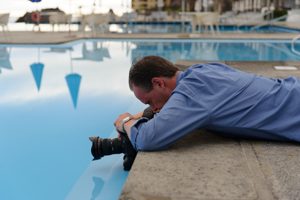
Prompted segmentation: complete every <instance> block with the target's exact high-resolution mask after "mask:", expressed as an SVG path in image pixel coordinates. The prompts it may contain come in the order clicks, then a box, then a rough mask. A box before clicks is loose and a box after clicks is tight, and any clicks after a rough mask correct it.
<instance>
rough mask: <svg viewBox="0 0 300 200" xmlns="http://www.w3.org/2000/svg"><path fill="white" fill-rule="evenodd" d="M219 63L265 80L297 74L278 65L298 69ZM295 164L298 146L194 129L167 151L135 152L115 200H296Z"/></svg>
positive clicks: (299, 169) (299, 188) (299, 180)
mask: <svg viewBox="0 0 300 200" xmlns="http://www.w3.org/2000/svg"><path fill="white" fill-rule="evenodd" d="M199 62H201V61H192V62H191V61H188V62H187V61H179V62H178V64H181V65H182V66H184V65H186V64H194V63H199ZM225 63H227V64H231V65H232V66H235V67H238V68H243V69H244V70H246V71H249V72H253V73H257V74H264V75H268V76H280V77H281V76H282V77H283V76H288V75H297V76H299V75H300V74H299V72H298V71H296V72H292V73H291V72H278V71H276V70H274V68H273V66H274V65H284V64H293V65H295V66H298V67H300V63H299V62H298V63H297V62H294V63H285V62H225ZM295 73H296V74H295ZM299 163H300V146H299V144H294V143H280V142H270V141H254V140H247V141H246V140H237V139H231V138H224V137H222V136H219V135H217V134H214V133H210V132H207V131H204V130H198V131H195V132H193V133H191V134H190V135H188V136H187V137H185V138H183V139H181V140H180V141H179V142H177V143H176V144H174V145H173V146H172V147H171V148H170V149H168V150H165V151H160V152H140V153H139V154H138V156H137V158H136V160H135V163H134V166H133V168H132V170H131V171H130V174H129V177H128V179H127V182H126V184H125V186H124V188H123V191H122V194H121V196H120V199H121V200H125V199H126V200H127V199H131V200H171V199H172V200H179V199H180V200H181V199H192V200H193V199H201V200H208V199H213V200H240V199H245V200H254V199H259V200H271V199H299V198H300V165H299Z"/></svg>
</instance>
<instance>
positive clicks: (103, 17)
mask: <svg viewBox="0 0 300 200" xmlns="http://www.w3.org/2000/svg"><path fill="white" fill-rule="evenodd" d="M86 26H88V27H89V28H90V29H91V30H92V32H93V33H95V32H102V33H104V32H106V31H108V30H109V15H107V14H90V15H83V16H82V18H81V29H82V30H83V31H84V30H85V27H86Z"/></svg>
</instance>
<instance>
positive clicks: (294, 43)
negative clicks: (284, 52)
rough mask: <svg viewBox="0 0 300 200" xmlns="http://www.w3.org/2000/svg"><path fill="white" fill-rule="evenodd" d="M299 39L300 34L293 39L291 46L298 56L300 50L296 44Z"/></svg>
mask: <svg viewBox="0 0 300 200" xmlns="http://www.w3.org/2000/svg"><path fill="white" fill-rule="evenodd" d="M299 39H300V35H297V36H296V37H294V38H293V40H292V47H291V50H292V52H293V53H294V54H297V55H298V56H300V51H299V50H297V49H296V48H295V46H296V43H297V40H299ZM299 43H300V42H299Z"/></svg>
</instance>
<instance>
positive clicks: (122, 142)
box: [89, 132, 137, 171]
mask: <svg viewBox="0 0 300 200" xmlns="http://www.w3.org/2000/svg"><path fill="white" fill-rule="evenodd" d="M89 139H90V141H91V142H92V148H91V153H92V155H93V156H94V159H93V160H99V159H100V158H102V157H103V156H108V155H112V154H120V153H124V157H123V168H124V170H126V171H129V170H130V169H131V166H132V164H133V161H134V159H135V157H136V154H137V151H136V150H135V149H134V148H133V146H132V144H131V142H130V140H129V138H128V136H127V134H126V133H121V132H119V137H117V138H112V139H110V138H100V137H98V136H97V137H89Z"/></svg>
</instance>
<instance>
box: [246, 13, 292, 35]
mask: <svg viewBox="0 0 300 200" xmlns="http://www.w3.org/2000/svg"><path fill="white" fill-rule="evenodd" d="M287 17H288V15H283V16H281V17H278V18H275V19H272V20H268V21H266V22H263V23H261V24H258V25H256V26H254V27H252V28H251V29H250V31H254V30H256V29H259V28H261V27H263V26H267V25H272V24H273V23H274V22H278V21H280V20H283V19H286V18H287Z"/></svg>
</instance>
